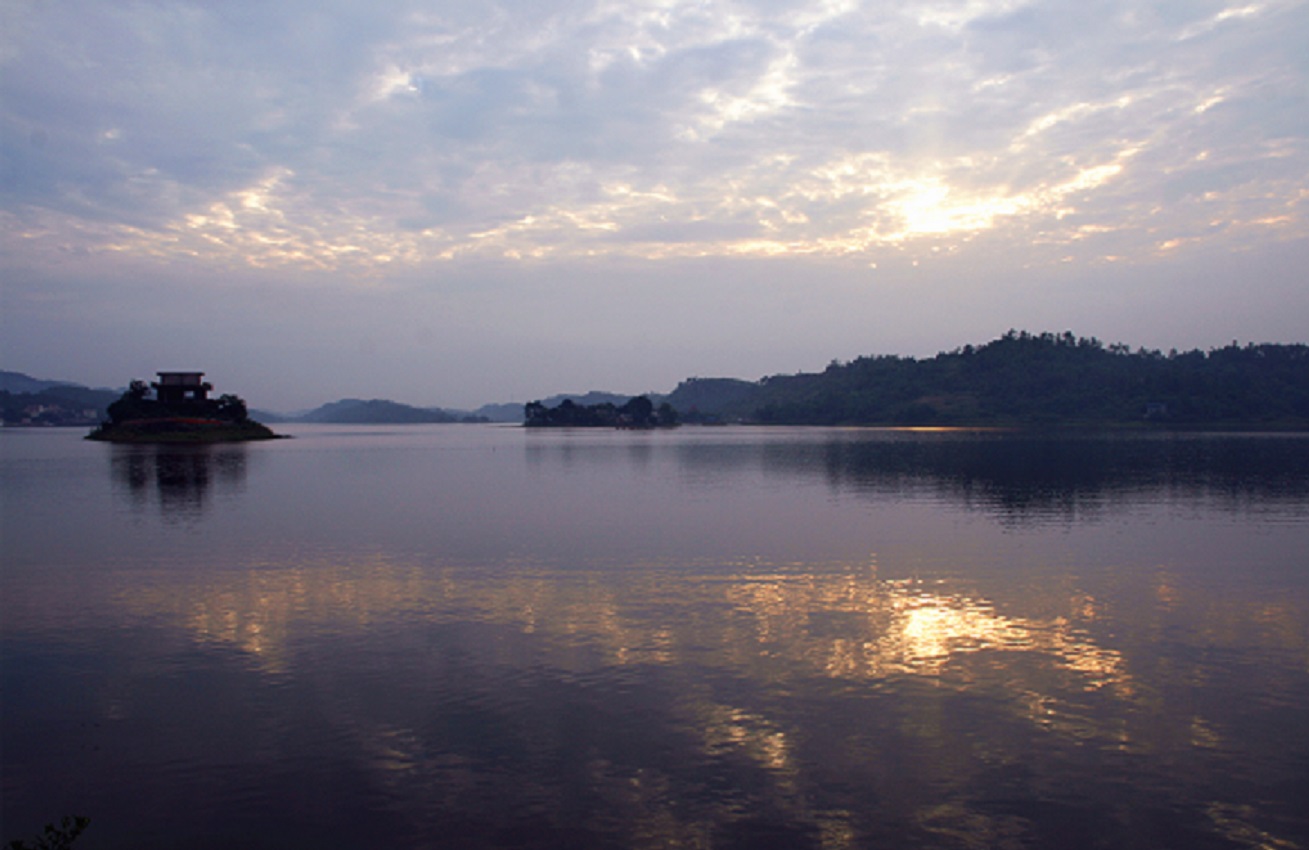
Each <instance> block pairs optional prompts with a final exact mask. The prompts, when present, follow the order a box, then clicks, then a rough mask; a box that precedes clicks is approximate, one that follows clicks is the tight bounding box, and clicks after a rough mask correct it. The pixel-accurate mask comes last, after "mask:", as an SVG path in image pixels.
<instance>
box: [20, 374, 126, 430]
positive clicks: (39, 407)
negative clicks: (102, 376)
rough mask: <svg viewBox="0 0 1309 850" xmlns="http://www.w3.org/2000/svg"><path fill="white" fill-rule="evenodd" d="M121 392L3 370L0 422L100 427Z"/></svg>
mask: <svg viewBox="0 0 1309 850" xmlns="http://www.w3.org/2000/svg"><path fill="white" fill-rule="evenodd" d="M120 392H121V391H120V390H109V389H91V388H90V387H84V386H82V385H81V384H75V383H72V382H71V381H46V380H41V379H38V378H33V377H31V376H29V375H24V374H23V373H21V372H7V371H3V370H0V421H3V422H4V424H5V425H9V426H14V425H53V426H69V427H72V426H84V425H97V424H99V423H100V422H101V421H102V420H103V419H104V418H105V416H106V411H107V410H108V408H109V405H110V404H112V403H113V402H115V401H116V400H117V399H118V396H119V394H120Z"/></svg>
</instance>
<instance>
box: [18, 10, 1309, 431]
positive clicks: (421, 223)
mask: <svg viewBox="0 0 1309 850" xmlns="http://www.w3.org/2000/svg"><path fill="white" fill-rule="evenodd" d="M1306 45H1309V2H1306V1H1305V0H1251V2H1247V0H1231V2H1227V0H1167V1H1166V2H1147V0H1121V1H1120V0H1078V2H1073V0H903V1H902V2H886V0H879V1H878V2H860V1H859V0H814V2H789V0H758V2H749V3H745V2H713V0H623V2H615V0H530V2H529V0H506V1H505V2H496V0H476V2H465V0H441V2H434V0H427V2H410V0H388V2H386V3H378V2H375V0H281V1H280V2H277V3H268V2H264V0H258V2H254V1H253V0H224V2H221V3H213V2H204V3H199V2H186V0H167V2H134V1H133V0H59V2H56V0H0V274H2V275H3V277H2V284H0V285H2V287H3V288H2V289H0V331H2V332H3V333H2V336H0V368H4V369H9V370H14V371H20V372H26V373H27V374H30V375H33V376H35V377H40V378H56V379H65V380H73V381H77V382H80V383H86V384H89V385H92V386H123V385H125V384H126V383H127V381H128V380H129V379H131V378H138V377H139V378H147V379H148V378H151V377H152V376H153V374H154V373H155V372H156V371H160V370H201V371H205V372H206V373H207V379H208V380H210V381H211V382H212V383H213V384H214V386H215V390H216V391H217V392H234V393H237V394H240V395H241V396H243V397H244V398H245V399H246V400H247V401H248V402H250V404H251V405H252V406H255V407H260V408H264V409H273V410H284V411H286V410H295V409H303V408H306V407H312V406H314V405H317V404H320V403H322V402H326V401H331V400H335V399H338V398H342V397H361V398H391V399H394V400H397V401H403V402H407V403H410V404H421V405H437V406H443V407H450V408H462V409H470V408H473V407H476V406H478V405H480V404H483V403H488V402H503V401H526V400H530V399H535V398H541V397H544V396H548V395H550V394H553V393H556V392H582V391H585V390H589V389H604V390H613V391H617V392H630V393H638V392H646V391H655V392H667V391H670V390H672V389H673V387H674V386H676V384H677V383H678V382H679V381H680V380H682V379H684V378H687V377H692V376H699V377H720V376H721V377H737V378H746V379H749V380H754V379H757V378H759V377H762V376H764V375H770V374H777V373H791V372H798V371H815V370H821V369H822V368H824V367H825V366H826V365H827V364H828V363H829V362H830V361H832V360H849V359H853V358H855V357H858V356H862V355H872V354H899V355H906V356H918V357H923V356H931V355H933V354H935V353H937V352H938V351H942V350H950V349H953V348H956V347H959V346H962V345H965V344H981V343H984V342H986V341H988V340H991V339H994V338H996V337H998V336H1000V335H1002V334H1003V333H1004V332H1005V331H1007V330H1009V329H1010V328H1016V329H1020V330H1024V329H1025V330H1031V331H1034V332H1035V331H1046V330H1049V331H1056V332H1063V331H1072V332H1073V333H1075V334H1077V335H1079V336H1095V337H1098V338H1100V339H1102V340H1104V341H1106V342H1123V343H1126V344H1128V345H1130V346H1132V347H1133V348H1135V347H1139V346H1143V347H1146V348H1153V349H1160V350H1164V351H1167V350H1168V349H1170V348H1177V349H1181V350H1185V349H1191V348H1201V349H1208V348H1212V347H1218V346H1223V345H1227V344H1229V343H1231V342H1233V341H1238V342H1240V343H1241V344H1244V343H1247V342H1256V343H1257V342H1306V341H1309V274H1307V273H1306V269H1307V268H1309V222H1307V221H1306V216H1307V213H1309V50H1306V49H1305V46H1306Z"/></svg>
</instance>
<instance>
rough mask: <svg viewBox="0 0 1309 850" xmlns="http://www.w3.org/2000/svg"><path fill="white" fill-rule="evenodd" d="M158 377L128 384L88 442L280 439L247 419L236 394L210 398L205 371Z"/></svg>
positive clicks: (228, 441)
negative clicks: (151, 380)
mask: <svg viewBox="0 0 1309 850" xmlns="http://www.w3.org/2000/svg"><path fill="white" fill-rule="evenodd" d="M158 376H159V380H158V381H157V382H155V383H153V384H147V383H146V382H145V381H132V383H131V384H130V385H129V386H128V388H127V391H126V392H125V393H123V395H122V397H121V398H119V399H118V401H116V402H114V403H113V404H111V405H109V409H108V414H109V419H108V420H107V421H105V422H103V423H101V424H100V427H98V428H96V429H95V430H94V431H92V432H91V433H90V434H87V436H86V438H87V439H88V440H102V441H104V442H109V443H233V442H242V441H245V440H272V439H276V438H277V437H278V435H277V434H274V433H273V432H272V431H271V430H269V428H267V427H266V426H264V425H262V424H260V423H259V422H256V421H254V420H253V419H251V418H250V416H249V414H248V412H247V411H246V406H245V402H244V401H243V400H242V399H241V398H240V397H239V396H235V395H230V394H226V395H221V396H219V397H218V398H216V399H211V398H209V391H210V390H212V389H213V385H212V384H210V383H208V382H207V381H205V380H204V372H159V373H158ZM152 390H153V398H152V397H151V391H152Z"/></svg>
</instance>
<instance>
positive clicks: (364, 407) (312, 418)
mask: <svg viewBox="0 0 1309 850" xmlns="http://www.w3.org/2000/svg"><path fill="white" fill-rule="evenodd" d="M288 421H294V422H320V423H332V424H341V425H343V424H352V425H406V424H407V425H416V424H423V423H448V422H467V421H475V419H474V418H473V417H470V416H469V415H468V414H463V413H452V412H450V411H447V410H441V409H440V408H435V407H412V406H410V405H407V404H401V403H399V402H395V401H387V400H385V399H377V398H375V399H368V400H366V401H365V400H363V399H357V398H345V399H341V400H340V401H334V402H330V403H328V404H324V405H322V406H321V407H316V408H314V409H313V410H311V411H309V412H308V413H305V414H303V415H301V416H297V417H295V418H294V419H291V420H288Z"/></svg>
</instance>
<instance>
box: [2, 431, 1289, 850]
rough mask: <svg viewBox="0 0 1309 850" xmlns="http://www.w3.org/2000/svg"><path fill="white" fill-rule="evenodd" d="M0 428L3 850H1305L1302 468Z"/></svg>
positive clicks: (872, 445)
mask: <svg viewBox="0 0 1309 850" xmlns="http://www.w3.org/2000/svg"><path fill="white" fill-rule="evenodd" d="M284 430H285V432H287V433H291V434H293V435H294V437H295V439H293V440H281V441H275V442H271V443H257V444H246V445H233V446H212V447H186V448H163V447H158V448H156V447H141V446H113V445H104V444H96V443H89V442H85V441H83V440H81V439H80V437H81V436H82V433H83V432H81V431H70V430H61V429H59V430H15V429H9V430H6V431H3V432H0V485H2V487H0V494H2V498H3V505H2V507H3V513H2V518H3V526H0V532H2V533H3V543H2V544H0V546H2V547H3V548H2V549H0V554H2V556H3V572H2V573H0V592H2V596H0V614H2V619H0V638H2V640H3V644H2V648H3V656H2V668H0V673H2V677H0V686H2V687H3V691H2V692H0V699H2V700H3V730H2V732H3V737H2V739H0V744H2V746H3V750H2V751H0V752H2V760H3V839H4V841H5V842H8V841H11V840H13V839H17V838H23V839H27V840H31V839H32V838H33V837H35V836H36V835H37V834H38V833H39V832H40V829H41V826H42V824H44V823H47V822H51V821H57V820H58V819H59V818H60V817H62V816H64V815H72V814H80V815H86V816H89V817H90V818H91V825H90V827H89V828H88V830H87V831H86V833H85V834H84V835H83V836H82V837H81V838H80V839H78V841H77V842H76V848H77V850H97V848H133V850H142V848H162V847H186V848H231V847H241V848H265V847H266V848H293V847H308V848H375V847H376V848H382V847H385V848H410V847H413V848H423V847H431V848H438V847H439V848H484V847H486V848H490V847H494V848H665V847H683V848H787V850H792V848H795V849H796V850H803V848H875V847H878V848H880V847H887V848H1065V849H1068V848H1072V849H1073V850H1075V848H1187V850H1203V848H1265V850H1290V849H1291V848H1309V436H1306V435H1266V434H1241V435H1217V434H1183V435H1167V434H1129V435H1100V434H1076V435H1039V434H1036V435H1033V434H1021V433H1003V432H986V431H916V430H879V429H819V428H798V429H759V428H746V427H718V428H709V427H705V428H693V427H684V428H681V429H677V430H675V431H669V432H620V431H555V430H527V429H522V428H516V427H502V426H481V425H477V426H473V425H455V426H450V425H446V426H403V427H381V426H373V427H365V426H285V427H284Z"/></svg>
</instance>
